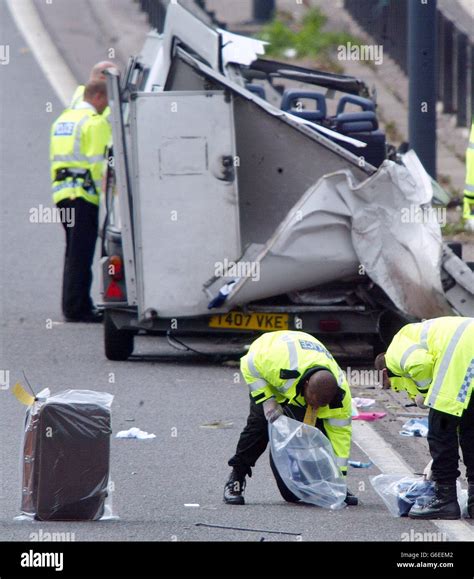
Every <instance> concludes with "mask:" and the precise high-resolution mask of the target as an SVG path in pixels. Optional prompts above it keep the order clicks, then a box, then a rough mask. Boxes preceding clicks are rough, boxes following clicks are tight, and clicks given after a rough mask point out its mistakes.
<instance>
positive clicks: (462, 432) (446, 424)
mask: <svg viewBox="0 0 474 579" xmlns="http://www.w3.org/2000/svg"><path fill="white" fill-rule="evenodd" d="M428 445H429V448H430V453H431V456H432V458H433V466H432V471H433V480H435V481H436V482H439V483H441V484H450V483H453V482H454V481H455V480H456V479H457V478H458V476H459V475H460V474H461V473H460V472H459V446H461V450H462V454H463V460H464V464H465V465H466V471H467V478H468V481H469V482H470V483H473V484H474V394H473V395H471V400H470V402H469V406H468V407H467V408H466V409H465V411H464V413H463V415H462V416H453V415H452V414H446V413H445V412H439V410H433V409H430V413H429V416H428Z"/></svg>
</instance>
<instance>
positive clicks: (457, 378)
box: [385, 317, 474, 416]
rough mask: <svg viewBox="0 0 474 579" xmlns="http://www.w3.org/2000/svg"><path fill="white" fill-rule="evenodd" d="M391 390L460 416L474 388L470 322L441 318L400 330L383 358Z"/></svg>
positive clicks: (473, 335)
mask: <svg viewBox="0 0 474 579" xmlns="http://www.w3.org/2000/svg"><path fill="white" fill-rule="evenodd" d="M385 360H386V363H387V368H388V369H389V370H390V371H391V372H392V373H393V374H395V375H397V377H393V378H390V382H391V385H392V388H393V389H394V390H406V391H407V392H408V394H409V395H410V396H411V397H412V398H414V397H415V396H416V395H418V394H422V395H423V396H425V404H426V405H427V406H429V407H430V408H434V409H435V410H439V411H440V412H446V413H447V414H452V415H454V416H461V415H462V413H463V412H464V409H465V408H466V407H467V406H468V404H469V400H470V397H471V394H472V388H473V384H474V381H473V379H474V318H462V317H443V318H435V319H433V320H426V321H424V322H420V323H418V324H408V325H406V326H404V327H403V328H402V329H401V330H400V331H399V332H398V334H396V336H395V337H394V338H393V340H392V343H391V344H390V346H389V348H388V350H387V352H386V355H385Z"/></svg>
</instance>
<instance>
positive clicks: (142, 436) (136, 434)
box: [115, 427, 156, 440]
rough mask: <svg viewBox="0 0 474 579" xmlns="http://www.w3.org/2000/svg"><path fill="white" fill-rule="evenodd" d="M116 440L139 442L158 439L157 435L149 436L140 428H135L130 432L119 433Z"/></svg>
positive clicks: (122, 431)
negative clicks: (127, 439) (134, 439)
mask: <svg viewBox="0 0 474 579" xmlns="http://www.w3.org/2000/svg"><path fill="white" fill-rule="evenodd" d="M115 438H137V439H138V440H146V439H147V438H156V434H148V432H144V431H143V430H140V429H139V428H136V427H133V428H130V430H121V431H120V432H117V435H116V436H115Z"/></svg>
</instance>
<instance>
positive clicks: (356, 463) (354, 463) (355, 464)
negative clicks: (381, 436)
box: [348, 460, 374, 468]
mask: <svg viewBox="0 0 474 579" xmlns="http://www.w3.org/2000/svg"><path fill="white" fill-rule="evenodd" d="M373 464H374V463H373V462H371V461H369V462H361V461H360V460H349V461H348V465H349V466H352V467H353V468H370V467H371V466H372V465H373Z"/></svg>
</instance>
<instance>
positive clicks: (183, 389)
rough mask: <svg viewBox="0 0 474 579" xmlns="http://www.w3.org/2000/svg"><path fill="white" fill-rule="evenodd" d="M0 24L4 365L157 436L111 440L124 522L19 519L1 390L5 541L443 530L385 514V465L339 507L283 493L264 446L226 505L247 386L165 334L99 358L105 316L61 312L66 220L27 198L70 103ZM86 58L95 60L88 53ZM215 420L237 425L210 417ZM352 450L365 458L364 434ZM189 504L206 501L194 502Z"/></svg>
mask: <svg viewBox="0 0 474 579" xmlns="http://www.w3.org/2000/svg"><path fill="white" fill-rule="evenodd" d="M0 23H1V24H0V26H1V41H0V43H1V44H3V45H8V46H9V57H10V62H9V64H8V65H5V66H0V82H1V93H0V131H1V155H0V180H1V181H0V184H1V224H0V233H1V240H0V243H1V253H0V268H1V269H0V291H1V294H0V295H1V300H0V307H1V318H0V324H1V340H2V344H1V346H2V351H1V354H2V355H1V361H0V369H1V370H2V371H3V374H4V375H5V372H9V378H10V386H12V385H13V384H14V383H15V382H16V381H18V380H19V381H22V382H24V380H23V376H22V371H24V372H25V373H26V375H27V376H28V378H29V381H30V382H31V384H32V385H33V387H34V388H35V390H36V391H39V390H40V389H42V388H45V387H48V388H50V389H51V391H52V392H58V391H60V390H64V389H67V388H79V389H92V390H98V391H107V392H110V393H112V394H113V395H114V396H115V399H114V403H113V433H114V434H113V436H115V434H116V433H117V432H118V431H119V430H123V429H128V428H130V427H132V426H136V427H139V428H140V429H142V430H146V431H148V432H151V433H154V434H156V438H155V439H153V440H144V441H139V440H117V439H115V438H114V439H113V442H112V459H111V461H112V462H111V468H112V479H113V483H114V486H113V492H112V493H111V494H112V497H113V506H114V510H115V512H116V514H117V515H118V516H119V519H118V520H114V521H107V522H94V523H82V524H80V525H77V524H74V523H49V524H48V523H44V522H41V523H39V522H36V523H29V522H18V521H14V517H15V516H16V515H18V514H19V505H20V488H21V481H20V470H19V467H20V447H21V441H22V427H23V421H24V416H25V407H24V406H22V405H21V404H20V403H19V402H18V401H17V400H16V399H15V398H14V397H13V396H12V394H11V388H10V389H4V390H0V468H1V471H0V537H1V539H3V540H21V541H28V540H30V539H31V534H32V533H37V532H38V531H39V530H40V529H41V530H42V532H58V533H59V532H60V533H64V532H67V533H71V534H72V537H73V538H74V539H75V540H76V541H83V540H93V541H103V540H109V541H110V540H111V541H115V540H130V541H135V540H136V541H138V540H153V541H255V540H257V541H259V540H261V538H262V537H263V538H264V539H265V540H267V541H279V540H295V541H296V540H303V541H376V540H377V541H389V540H390V541H400V540H401V538H402V534H403V533H407V532H408V533H409V532H410V530H411V529H414V531H416V532H421V533H424V532H427V533H436V532H438V531H439V529H438V527H436V526H435V525H433V524H432V523H430V522H417V523H416V524H415V523H413V522H412V521H410V520H407V519H399V518H394V517H391V516H390V515H389V513H388V511H387V509H386V508H385V506H384V505H383V503H382V501H381V500H380V498H379V497H378V496H377V495H376V494H375V492H374V491H373V489H372V487H371V485H370V483H369V476H372V475H375V474H377V473H378V472H379V471H378V470H377V468H376V467H372V468H370V469H361V470H355V469H352V470H351V472H350V475H349V487H350V488H351V490H352V491H353V492H354V493H355V494H357V495H358V496H359V497H360V499H361V504H360V506H358V507H356V508H347V509H344V510H341V511H336V512H330V511H326V510H323V509H319V508H314V507H310V506H298V505H290V504H286V503H285V502H284V501H283V500H282V499H281V497H280V496H279V493H278V490H277V487H276V484H275V482H274V480H273V477H272V475H271V471H270V468H269V463H268V453H267V454H266V455H264V456H263V457H262V458H261V460H260V461H259V463H258V465H257V467H256V468H255V470H254V476H253V477H252V479H250V481H249V484H248V489H247V494H246V500H247V504H246V505H245V506H243V507H235V506H228V505H225V504H224V503H223V501H222V491H223V485H224V482H225V480H226V477H227V476H228V472H229V468H228V467H227V460H228V459H229V457H230V456H231V455H232V454H233V452H234V449H235V445H236V442H237V439H238V436H239V433H240V429H241V428H242V427H243V425H244V424H245V420H246V416H247V411H248V395H247V388H246V386H245V384H243V382H242V380H240V382H239V381H238V380H239V378H238V368H237V367H235V366H229V365H223V364H217V363H211V362H210V361H208V360H205V359H204V360H203V359H200V358H195V357H192V356H188V355H184V354H178V355H175V356H174V357H173V356H167V357H166V358H164V359H160V357H159V354H162V355H163V354H171V353H172V350H170V348H169V346H168V345H167V344H166V343H164V342H163V340H159V339H153V340H151V339H147V340H145V339H143V340H142V341H140V340H138V349H137V351H138V354H148V355H146V356H140V355H139V356H137V357H136V358H135V359H133V360H131V361H129V362H125V363H113V362H110V361H107V360H106V359H105V357H104V353H103V347H102V328H101V326H90V325H82V324H64V323H63V321H62V316H61V311H60V288H61V275H62V259H63V252H64V239H63V231H62V227H61V225H59V224H48V223H32V222H31V220H30V212H31V210H32V209H35V208H40V206H41V205H43V206H45V207H50V206H51V204H50V184H49V166H48V145H49V129H50V126H51V123H52V122H53V120H54V119H55V118H56V117H57V116H58V115H59V113H60V112H61V110H62V106H61V105H60V103H59V101H58V100H57V98H56V96H55V94H54V92H53V90H52V89H51V86H50V85H49V83H48V81H47V80H46V78H45V76H44V74H43V73H42V71H41V69H40V67H39V66H38V64H37V62H36V60H35V58H34V56H33V54H32V52H31V51H30V49H29V48H28V47H27V44H26V42H25V40H24V38H23V37H22V36H21V34H20V33H19V31H18V30H17V28H16V26H15V24H14V22H13V20H12V17H11V15H10V13H9V11H8V9H7V7H6V4H5V0H0ZM73 48H74V47H73ZM78 54H79V53H78ZM85 58H86V57H85ZM82 64H83V66H84V68H85V69H88V68H89V67H90V66H91V65H92V64H93V62H90V61H89V60H84V62H83V63H82ZM353 365H354V364H353ZM361 391H362V390H361ZM372 392H375V391H372ZM365 393H366V394H367V392H365ZM369 393H370V391H369ZM379 409H383V408H379ZM212 421H225V422H228V423H231V424H230V426H229V427H228V428H214V429H212V428H203V427H202V426H203V425H204V424H206V423H210V422H212ZM392 422H394V424H393V425H392V426H393V427H392V428H390V424H389V422H387V424H386V425H385V426H378V428H379V431H380V432H381V433H382V435H383V436H384V437H385V438H386V440H387V441H388V442H389V443H391V444H393V445H397V450H399V451H400V453H401V454H403V455H404V456H405V458H406V460H407V461H408V462H409V463H410V464H411V466H412V468H413V469H414V470H415V471H417V472H419V471H420V469H422V468H423V467H424V465H425V462H426V456H427V454H426V441H425V440H414V439H413V440H411V439H403V440H401V439H400V437H399V436H398V430H399V428H398V426H399V425H400V422H397V420H396V419H394V418H393V419H392ZM351 458H352V459H354V460H361V461H368V457H367V456H366V455H365V454H364V452H362V450H360V449H359V448H358V447H357V446H356V445H354V448H353V454H352V457H351ZM190 504H191V505H199V506H186V505H190ZM198 523H206V524H215V525H223V526H231V527H241V528H245V529H260V531H258V532H251V531H237V530H226V529H215V528H209V527H205V526H198ZM268 530H273V531H278V532H279V533H282V534H273V533H269V532H267V531H268ZM285 533H287V534H285ZM290 533H291V534H290ZM295 534H299V536H298V537H297V536H296V535H295Z"/></svg>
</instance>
